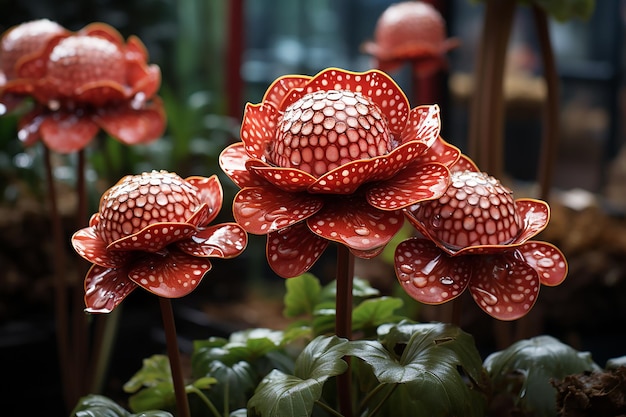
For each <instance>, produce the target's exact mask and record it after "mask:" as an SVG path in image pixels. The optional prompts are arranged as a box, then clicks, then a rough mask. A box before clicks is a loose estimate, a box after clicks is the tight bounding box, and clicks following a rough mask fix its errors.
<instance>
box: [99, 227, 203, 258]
mask: <svg viewBox="0 0 626 417" xmlns="http://www.w3.org/2000/svg"><path fill="white" fill-rule="evenodd" d="M194 233H196V229H195V227H194V226H192V225H190V224H189V223H153V224H151V225H149V226H146V227H145V228H144V229H142V230H140V231H139V232H137V233H135V234H132V235H130V236H126V237H123V238H121V239H118V240H116V241H115V242H112V243H111V244H110V245H109V246H107V250H110V251H114V250H115V251H132V250H136V251H146V252H159V251H161V250H162V249H163V248H165V247H166V246H167V245H169V244H170V243H172V242H176V241H179V240H181V239H187V238H188V237H191V236H193V234H194Z"/></svg>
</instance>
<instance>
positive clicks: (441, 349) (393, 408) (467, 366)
mask: <svg viewBox="0 0 626 417" xmlns="http://www.w3.org/2000/svg"><path fill="white" fill-rule="evenodd" d="M386 329H387V330H388V333H387V334H383V340H382V343H381V342H378V341H372V340H362V341H354V342H350V349H349V352H348V354H349V355H351V356H355V357H358V358H360V359H362V360H363V361H364V362H365V363H367V364H368V365H370V366H371V368H372V371H373V373H374V375H375V376H376V378H377V379H378V381H379V382H380V383H383V384H402V385H401V386H399V387H397V389H396V390H395V391H394V392H393V394H392V395H391V396H390V397H389V400H388V401H387V402H386V404H385V406H384V408H383V409H381V414H383V415H398V416H400V415H406V416H413V415H414V416H432V415H463V416H477V417H479V416H482V415H484V409H485V400H484V398H483V397H482V395H480V393H479V392H478V391H476V389H477V388H478V389H479V390H480V389H481V386H480V385H481V384H482V383H483V380H484V373H483V369H482V362H481V358H480V355H479V353H478V351H477V349H476V346H475V344H474V341H473V338H472V337H471V335H469V334H467V333H465V332H463V331H461V330H460V329H459V328H457V327H455V326H452V325H447V324H438V323H437V324H408V323H402V324H401V325H399V326H393V327H389V326H386ZM459 369H461V370H462V372H461V373H460V372H459ZM464 377H467V378H468V379H469V382H470V383H469V384H468V383H467V382H466V381H465V380H464ZM382 395H383V394H382V393H381V395H378V396H374V397H373V401H372V403H375V401H374V399H376V400H380V401H382V400H383V398H382ZM401 398H402V400H400V399H401Z"/></svg>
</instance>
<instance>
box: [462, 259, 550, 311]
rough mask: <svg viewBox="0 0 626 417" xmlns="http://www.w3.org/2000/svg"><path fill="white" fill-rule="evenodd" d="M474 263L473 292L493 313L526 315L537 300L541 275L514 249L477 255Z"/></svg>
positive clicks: (471, 286)
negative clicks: (487, 254) (493, 253)
mask: <svg viewBox="0 0 626 417" xmlns="http://www.w3.org/2000/svg"><path fill="white" fill-rule="evenodd" d="M472 264H473V265H472V279H471V281H470V284H469V289H470V293H471V294H472V297H473V298H474V300H475V301H476V303H477V304H478V306H479V307H480V308H481V309H483V310H484V311H485V312H486V313H487V314H489V315H490V316H492V317H494V318H496V319H498V320H516V319H519V318H520V317H523V316H525V315H526V314H527V313H528V312H529V311H530V309H531V308H532V307H533V305H534V304H535V302H536V301H537V296H538V294H539V286H540V284H541V283H540V281H539V276H538V274H537V272H536V271H535V270H534V269H533V268H532V267H531V266H530V265H529V264H528V263H526V261H525V260H524V259H523V258H522V257H521V256H519V255H516V254H515V252H505V253H502V254H498V255H492V256H480V257H476V258H475V259H474V261H473V262H472Z"/></svg>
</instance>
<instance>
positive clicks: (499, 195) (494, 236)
mask: <svg viewBox="0 0 626 417" xmlns="http://www.w3.org/2000/svg"><path fill="white" fill-rule="evenodd" d="M461 161H462V162H463V168H462V169H460V168H459V167H458V166H453V167H452V168H451V171H452V174H451V184H450V187H449V188H448V190H447V191H446V193H445V194H444V195H442V196H441V197H439V198H438V199H437V200H432V201H427V202H422V203H419V204H416V205H414V206H411V207H409V208H407V209H406V213H407V218H408V219H409V221H410V222H411V223H412V224H413V225H414V226H415V227H416V228H417V229H418V230H419V231H420V232H421V233H422V234H423V235H424V237H426V238H421V237H420V238H411V239H408V240H406V241H404V242H402V243H400V245H398V247H397V248H396V252H395V269H396V275H397V277H398V280H399V281H400V283H401V284H402V287H403V288H404V290H405V291H406V292H407V293H408V294H409V295H410V296H411V297H413V298H414V299H416V300H418V301H420V302H422V303H425V304H442V303H445V302H447V301H450V300H452V299H454V298H456V297H458V296H459V295H461V293H463V291H465V289H467V288H469V291H470V293H471V295H472V297H473V298H474V300H475V301H476V303H477V304H478V305H479V306H480V308H482V309H483V310H484V311H485V312H486V313H487V314H489V315H491V316H493V317H495V318H497V319H500V320H515V319H518V318H520V317H523V316H524V315H526V314H527V313H528V311H529V310H530V309H531V308H532V307H533V305H534V304H535V302H536V301H537V296H538V293H539V287H540V284H543V285H548V286H555V285H559V284H560V283H561V282H563V280H564V279H565V276H566V275H567V261H566V260H565V257H564V256H563V254H562V253H561V251H560V250H559V249H558V248H557V247H555V246H554V245H552V244H550V243H547V242H539V241H531V240H529V239H530V238H532V237H533V236H535V235H536V234H538V233H539V232H540V231H542V230H543V229H544V228H545V227H546V225H547V224H548V220H549V218H550V208H549V206H548V204H546V203H545V202H543V201H540V200H534V199H522V198H520V199H513V193H512V192H511V191H510V190H509V189H508V188H506V187H504V186H503V185H502V184H501V183H500V182H499V181H498V180H497V179H495V178H493V177H491V176H489V175H487V174H485V173H484V172H479V171H478V170H477V169H476V167H475V166H473V163H468V160H467V159H464V158H462V159H461Z"/></svg>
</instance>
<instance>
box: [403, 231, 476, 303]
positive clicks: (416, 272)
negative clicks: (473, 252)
mask: <svg viewBox="0 0 626 417" xmlns="http://www.w3.org/2000/svg"><path fill="white" fill-rule="evenodd" d="M470 266H471V265H470V264H469V262H468V258H465V257H459V258H453V257H450V256H448V255H446V254H445V253H444V252H442V251H441V249H439V248H438V247H437V246H436V245H435V244H434V243H432V242H431V241H430V240H428V239H418V238H411V239H408V240H405V241H404V242H402V243H400V244H399V245H398V247H397V248H396V252H395V258H394V267H395V270H396V276H397V277H398V281H400V284H402V288H403V289H404V291H406V292H407V294H409V295H410V296H411V297H412V298H414V299H416V300H417V301H419V302H421V303H424V304H442V303H445V302H447V301H450V300H452V299H454V298H456V297H458V296H459V295H461V293H463V291H465V289H466V288H467V285H468V284H469V282H470V278H471V276H472V269H471V268H470Z"/></svg>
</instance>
